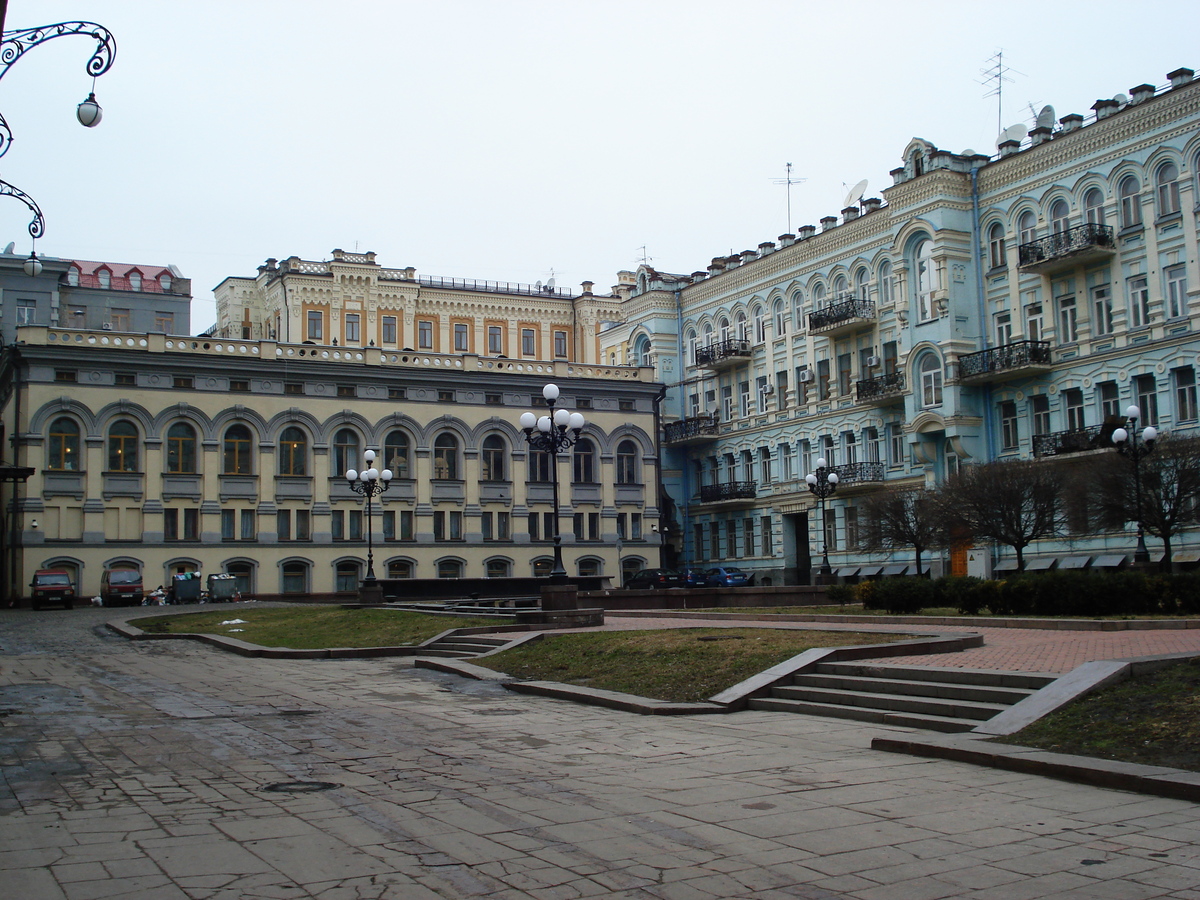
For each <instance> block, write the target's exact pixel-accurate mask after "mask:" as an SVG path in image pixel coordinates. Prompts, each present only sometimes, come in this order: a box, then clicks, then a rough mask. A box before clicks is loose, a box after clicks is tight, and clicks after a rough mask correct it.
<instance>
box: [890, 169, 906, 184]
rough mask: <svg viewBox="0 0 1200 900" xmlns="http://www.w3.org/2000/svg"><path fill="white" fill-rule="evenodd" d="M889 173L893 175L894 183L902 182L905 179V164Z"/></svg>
mask: <svg viewBox="0 0 1200 900" xmlns="http://www.w3.org/2000/svg"><path fill="white" fill-rule="evenodd" d="M888 174H889V175H891V176H892V184H893V185H897V184H900V183H901V182H903V181H904V166H901V167H900V168H898V169H892V171H891V172H889V173H888Z"/></svg>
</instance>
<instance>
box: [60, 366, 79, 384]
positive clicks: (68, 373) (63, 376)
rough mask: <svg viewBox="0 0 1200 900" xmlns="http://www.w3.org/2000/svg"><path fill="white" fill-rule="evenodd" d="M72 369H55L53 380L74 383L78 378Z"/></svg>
mask: <svg viewBox="0 0 1200 900" xmlns="http://www.w3.org/2000/svg"><path fill="white" fill-rule="evenodd" d="M78 377H79V376H78V375H77V374H76V372H75V370H74V369H55V370H54V380H55V381H57V382H59V383H67V384H74V383H75V382H76V381H77V380H78Z"/></svg>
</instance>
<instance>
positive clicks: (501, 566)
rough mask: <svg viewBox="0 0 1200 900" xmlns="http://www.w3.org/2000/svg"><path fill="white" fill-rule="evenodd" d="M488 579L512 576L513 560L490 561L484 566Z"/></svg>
mask: <svg viewBox="0 0 1200 900" xmlns="http://www.w3.org/2000/svg"><path fill="white" fill-rule="evenodd" d="M484 572H485V573H486V574H487V577H488V578H509V577H511V575H512V560H509V559H489V560H488V561H487V563H486V564H485V565H484Z"/></svg>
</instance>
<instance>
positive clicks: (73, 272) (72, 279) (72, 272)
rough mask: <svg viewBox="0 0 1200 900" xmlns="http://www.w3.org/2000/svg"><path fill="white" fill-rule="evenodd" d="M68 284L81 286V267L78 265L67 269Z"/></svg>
mask: <svg viewBox="0 0 1200 900" xmlns="http://www.w3.org/2000/svg"><path fill="white" fill-rule="evenodd" d="M67 284H69V285H71V287H79V269H78V268H77V267H76V266H71V268H69V269H67Z"/></svg>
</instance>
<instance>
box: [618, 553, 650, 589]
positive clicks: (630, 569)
mask: <svg viewBox="0 0 1200 900" xmlns="http://www.w3.org/2000/svg"><path fill="white" fill-rule="evenodd" d="M645 564H646V561H645V560H643V559H641V558H640V557H637V556H627V557H625V558H624V559H623V560H621V584H625V582H627V581H628V580H629V579H630V578H632V577H633V576H634V575H636V574H637V573H638V572H640V571H641V570H642V568H643V567H644V566H645Z"/></svg>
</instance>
